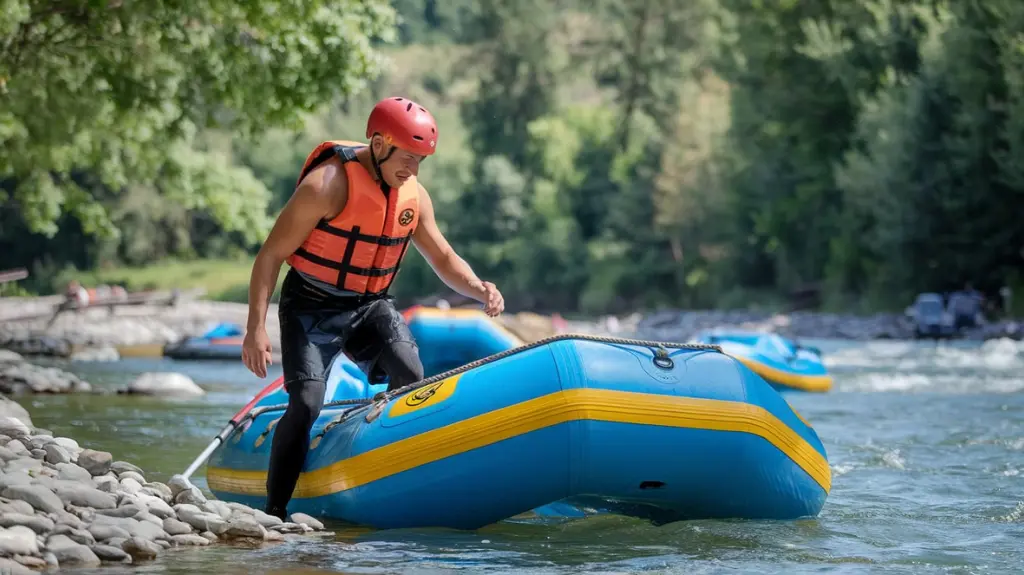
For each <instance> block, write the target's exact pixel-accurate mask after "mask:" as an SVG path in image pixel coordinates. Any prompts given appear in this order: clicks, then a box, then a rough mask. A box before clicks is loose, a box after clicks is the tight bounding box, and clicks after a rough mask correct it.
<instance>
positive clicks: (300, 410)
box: [287, 379, 327, 427]
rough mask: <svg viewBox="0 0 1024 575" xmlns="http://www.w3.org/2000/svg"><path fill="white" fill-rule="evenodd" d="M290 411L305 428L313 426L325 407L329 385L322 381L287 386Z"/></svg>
mask: <svg viewBox="0 0 1024 575" xmlns="http://www.w3.org/2000/svg"><path fill="white" fill-rule="evenodd" d="M287 391H288V411H289V412H291V414H292V416H293V417H295V418H297V419H299V420H300V421H301V422H302V423H303V424H304V425H305V426H307V427H309V426H311V425H313V422H314V421H316V418H317V417H320V410H321V409H322V408H323V406H324V394H325V393H326V392H327V383H326V382H325V381H324V380H322V379H306V380H301V381H293V382H290V383H288V385H287Z"/></svg>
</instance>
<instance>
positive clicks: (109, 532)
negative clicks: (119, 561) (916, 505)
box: [89, 523, 131, 541]
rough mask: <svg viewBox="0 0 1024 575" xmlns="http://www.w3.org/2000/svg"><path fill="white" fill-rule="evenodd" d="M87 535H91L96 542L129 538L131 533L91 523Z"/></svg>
mask: <svg viewBox="0 0 1024 575" xmlns="http://www.w3.org/2000/svg"><path fill="white" fill-rule="evenodd" d="M89 533H92V536H93V538H94V539H96V540H97V541H106V540H108V539H113V538H115V537H121V538H123V539H128V538H129V537H131V533H128V532H127V531H126V530H124V529H122V528H120V527H118V526H117V525H103V524H102V523H93V524H92V525H90V526H89Z"/></svg>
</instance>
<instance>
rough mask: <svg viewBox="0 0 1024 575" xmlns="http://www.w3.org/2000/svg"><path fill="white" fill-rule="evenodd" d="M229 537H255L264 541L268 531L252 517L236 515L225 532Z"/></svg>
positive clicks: (230, 520)
mask: <svg viewBox="0 0 1024 575" xmlns="http://www.w3.org/2000/svg"><path fill="white" fill-rule="evenodd" d="M225 534H226V535H227V536H228V537H253V538H256V539H263V538H264V537H266V534H267V531H266V529H264V528H263V526H262V525H260V524H259V523H257V522H256V520H255V519H254V518H253V517H252V516H251V515H242V514H238V515H234V516H232V517H231V519H229V520H228V527H227V530H226V531H225Z"/></svg>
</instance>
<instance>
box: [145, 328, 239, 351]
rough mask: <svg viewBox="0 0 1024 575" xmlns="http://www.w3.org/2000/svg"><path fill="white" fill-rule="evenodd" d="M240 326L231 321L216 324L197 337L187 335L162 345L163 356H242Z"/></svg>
mask: <svg viewBox="0 0 1024 575" xmlns="http://www.w3.org/2000/svg"><path fill="white" fill-rule="evenodd" d="M244 333H245V332H244V331H242V328H241V326H239V325H237V324H232V323H221V324H217V325H216V326H214V327H213V328H211V329H210V330H209V331H207V332H206V333H204V334H203V335H201V336H199V337H188V338H185V339H183V340H181V341H179V342H176V343H173V344H169V345H167V346H164V353H163V354H164V356H165V357H169V358H172V359H181V360H196V359H225V360H238V359H240V358H241V357H242V340H243V336H244Z"/></svg>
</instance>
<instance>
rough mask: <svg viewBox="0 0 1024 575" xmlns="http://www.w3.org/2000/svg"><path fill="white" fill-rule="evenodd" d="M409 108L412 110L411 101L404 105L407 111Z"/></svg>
mask: <svg viewBox="0 0 1024 575" xmlns="http://www.w3.org/2000/svg"><path fill="white" fill-rule="evenodd" d="M409 110H412V102H409V105H407V106H406V107H405V111H406V112H408V111H409Z"/></svg>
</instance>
